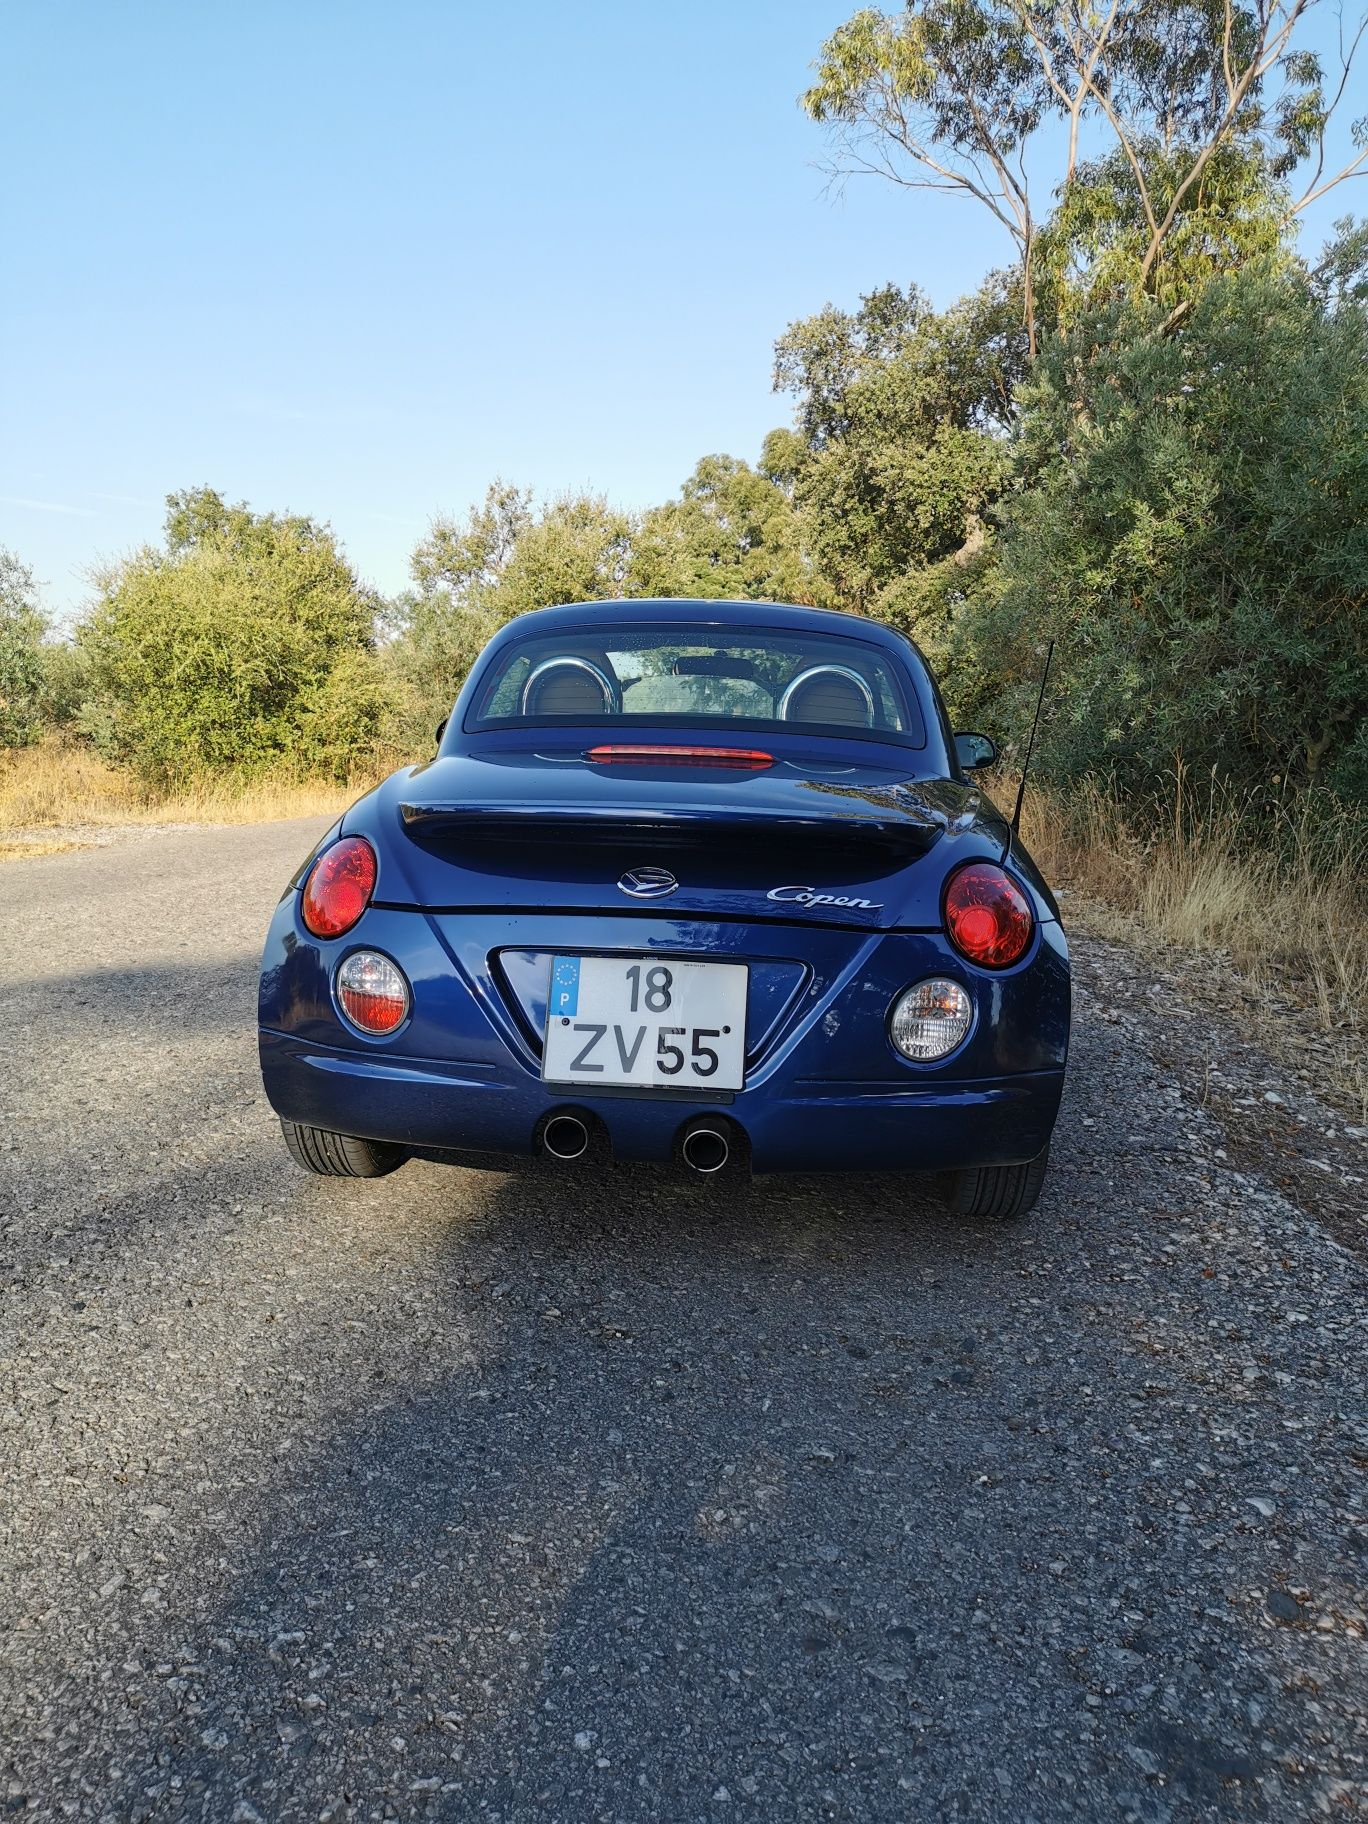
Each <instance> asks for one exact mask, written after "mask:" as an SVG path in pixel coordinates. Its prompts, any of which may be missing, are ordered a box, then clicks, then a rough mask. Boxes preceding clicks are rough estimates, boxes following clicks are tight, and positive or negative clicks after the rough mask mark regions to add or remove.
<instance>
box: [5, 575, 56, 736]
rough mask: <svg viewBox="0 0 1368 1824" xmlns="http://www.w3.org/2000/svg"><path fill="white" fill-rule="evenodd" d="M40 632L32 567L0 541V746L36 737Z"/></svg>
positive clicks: (42, 619)
mask: <svg viewBox="0 0 1368 1824" xmlns="http://www.w3.org/2000/svg"><path fill="white" fill-rule="evenodd" d="M46 633H47V619H46V616H45V615H44V614H43V612H42V610H41V609H40V608H39V606H38V598H37V593H36V591H35V588H34V583H33V574H32V572H31V571H30V570H28V569H27V568H26V567H25V566H24V565H23V564H21V563H20V562H19V559H18V558H17V557H16V556H15V555H14V553H13V552H12V551H7V550H5V548H4V546H3V545H0V747H25V746H27V745H28V743H29V742H30V741H35V740H36V739H37V738H38V734H39V732H40V730H41V727H42V692H43V639H44V636H45V634H46Z"/></svg>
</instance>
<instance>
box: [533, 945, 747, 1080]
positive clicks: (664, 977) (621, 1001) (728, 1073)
mask: <svg viewBox="0 0 1368 1824" xmlns="http://www.w3.org/2000/svg"><path fill="white" fill-rule="evenodd" d="M745 1057H746V965H745V964H744V963H680V962H662V961H661V960H660V958H659V957H654V956H558V957H556V958H555V959H554V961H553V962H552V965H551V994H550V999H549V1001H548V1004H547V1014H546V1043H545V1045H544V1046H543V1048H542V1076H543V1078H544V1079H546V1081H548V1082H552V1083H583V1084H592V1083H600V1084H616V1085H628V1084H630V1085H633V1086H637V1087H640V1088H642V1089H740V1088H741V1085H742V1083H743V1082H744V1081H745Z"/></svg>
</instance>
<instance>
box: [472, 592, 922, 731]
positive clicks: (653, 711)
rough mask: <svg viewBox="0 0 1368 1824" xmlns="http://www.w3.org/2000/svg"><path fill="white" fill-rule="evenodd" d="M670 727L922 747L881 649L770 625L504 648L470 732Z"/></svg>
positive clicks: (902, 687)
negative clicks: (798, 732)
mask: <svg viewBox="0 0 1368 1824" xmlns="http://www.w3.org/2000/svg"><path fill="white" fill-rule="evenodd" d="M558 722H559V723H574V724H577V725H583V724H590V725H603V726H611V727H622V728H630V727H641V726H644V725H647V724H656V725H658V724H661V723H667V724H668V723H670V722H680V723H685V722H688V723H698V722H704V723H709V724H716V725H717V726H718V727H719V728H721V727H724V726H725V727H730V728H734V729H746V730H751V731H760V730H767V729H779V728H785V729H786V728H799V729H803V730H807V731H810V732H812V733H815V734H825V735H845V736H850V735H855V736H861V735H863V736H866V737H869V736H872V737H874V738H875V739H878V740H884V741H888V740H894V741H897V742H900V743H903V744H905V745H907V746H911V747H924V746H925V744H926V733H925V729H924V727H923V725H922V718H921V713H920V711H919V709H918V707H917V702H916V699H915V697H914V696H913V695H912V693H911V690H910V689H909V688H908V683H907V680H906V678H905V677H903V676H901V675H900V673H899V669H898V667H897V666H896V665H895V664H894V662H893V661H892V660H891V659H890V658H889V657H888V656H887V655H886V654H885V653H884V652H882V651H881V650H880V648H879V647H877V646H875V645H873V644H871V643H867V642H865V641H864V640H859V639H850V638H848V637H845V636H842V635H840V634H825V633H789V632H784V631H782V630H781V629H777V628H771V627H730V626H729V627H691V626H680V625H678V624H677V623H676V624H671V625H659V626H648V625H644V624H640V623H635V624H634V623H631V622H614V623H613V624H612V625H611V627H605V626H604V625H603V624H602V623H601V622H600V623H599V624H598V625H597V626H592V627H583V628H562V629H561V630H560V631H559V632H557V633H554V634H541V635H537V636H529V637H528V638H527V639H524V640H520V641H518V642H516V643H515V644H513V645H510V646H508V647H506V648H505V649H504V650H503V651H502V652H501V653H500V654H499V656H498V658H497V660H496V662H495V663H494V664H493V665H492V666H491V668H490V670H489V672H488V673H487V675H486V676H485V678H484V679H483V680H482V683H481V686H480V692H479V696H478V698H477V700H476V704H475V707H474V710H473V711H472V712H471V714H470V716H469V717H468V719H467V722H466V726H467V728H468V729H481V728H507V727H510V726H516V725H517V724H519V723H528V724H534V725H543V726H544V725H546V724H553V725H554V724H555V723H558Z"/></svg>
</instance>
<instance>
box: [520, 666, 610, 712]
mask: <svg viewBox="0 0 1368 1824" xmlns="http://www.w3.org/2000/svg"><path fill="white" fill-rule="evenodd" d="M521 708H522V713H523V715H525V716H584V717H587V718H595V717H598V716H603V715H618V714H620V712H621V709H622V693H621V691H620V689H619V687H618V682H617V679H616V678H615V677H614V676H613V673H612V668H611V666H609V665H608V664H607V663H606V660H605V662H604V663H603V664H600V663H599V661H598V660H597V659H587V658H582V657H580V656H579V655H578V654H576V653H563V654H557V655H556V657H554V658H549V659H543V660H542V661H541V663H540V664H539V665H534V666H533V667H532V670H531V671H530V672H529V673H528V677H527V682H526V683H525V684H524V685H523V691H522V705H521Z"/></svg>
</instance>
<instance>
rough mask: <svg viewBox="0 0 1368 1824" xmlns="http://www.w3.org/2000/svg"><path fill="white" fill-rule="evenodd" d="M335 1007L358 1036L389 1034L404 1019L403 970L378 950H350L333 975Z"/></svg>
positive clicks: (405, 985) (406, 1006)
mask: <svg viewBox="0 0 1368 1824" xmlns="http://www.w3.org/2000/svg"><path fill="white" fill-rule="evenodd" d="M336 987H337V1004H338V1006H339V1007H341V1009H342V1011H343V1013H345V1014H346V1016H347V1018H348V1019H349V1020H350V1021H351V1023H352V1025H353V1026H359V1027H360V1029H361V1031H362V1032H370V1033H381V1034H383V1033H386V1032H393V1031H394V1029H395V1027H396V1026H402V1025H403V1023H404V1021H405V1019H406V1018H407V1017H408V1010H409V985H408V981H407V980H406V978H405V976H404V972H403V970H402V969H401V968H400V967H399V965H398V964H397V963H395V962H392V961H391V960H390V958H389V957H387V956H382V955H381V953H380V951H378V950H353V951H352V953H351V955H350V956H349V957H347V958H346V959H345V960H344V961H343V962H342V964H341V965H340V967H339V968H338V971H337V980H336Z"/></svg>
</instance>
